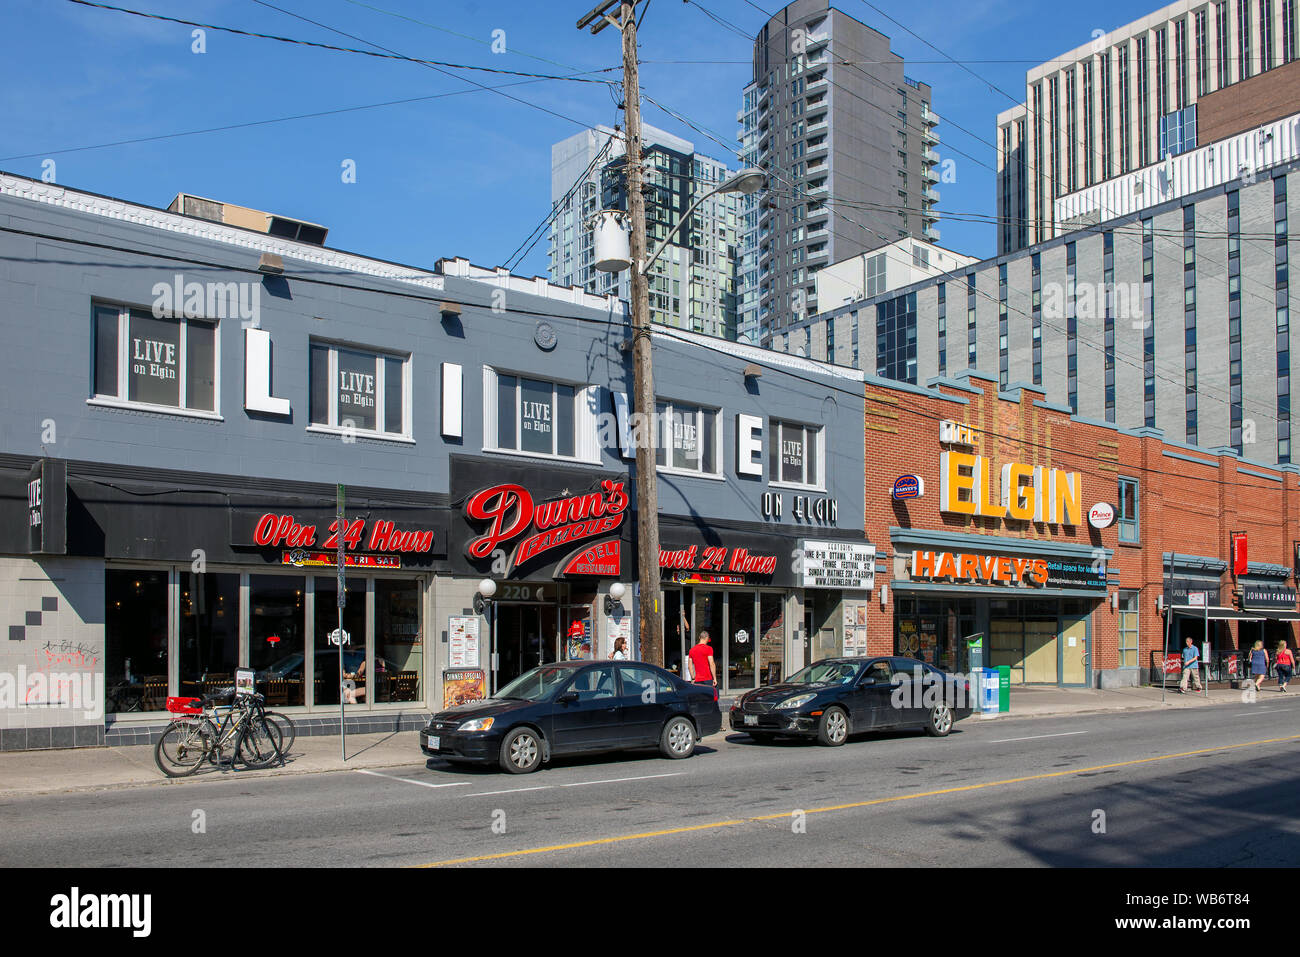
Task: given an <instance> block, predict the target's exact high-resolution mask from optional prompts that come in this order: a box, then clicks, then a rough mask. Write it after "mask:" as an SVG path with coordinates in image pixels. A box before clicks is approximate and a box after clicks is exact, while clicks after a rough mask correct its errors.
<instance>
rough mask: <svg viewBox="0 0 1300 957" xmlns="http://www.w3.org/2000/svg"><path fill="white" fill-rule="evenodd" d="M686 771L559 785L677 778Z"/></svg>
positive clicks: (564, 786) (561, 785)
mask: <svg viewBox="0 0 1300 957" xmlns="http://www.w3.org/2000/svg"><path fill="white" fill-rule="evenodd" d="M685 773H686V772H685V771H670V772H668V773H667V774H641V775H638V776H637V777H634V778H606V779H605V780H603V781H574V782H573V783H572V784H560V785H557V787H562V788H581V787H586V786H587V785H588V784H619V783H621V782H623V781H650V780H653V779H654V778H675V777H680V776H681V775H683V774H685Z"/></svg>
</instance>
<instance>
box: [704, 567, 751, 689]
mask: <svg viewBox="0 0 1300 957" xmlns="http://www.w3.org/2000/svg"><path fill="white" fill-rule="evenodd" d="M757 600H758V596H757V595H756V594H755V593H754V592H749V591H742V592H730V593H729V594H728V595H727V664H726V670H725V672H724V673H725V674H726V676H727V685H726V687H727V690H728V691H746V690H748V689H750V688H753V687H754V677H755V657H756V656H755V654H754V649H755V646H756V645H757V644H758V622H757V620H756V618H755V608H754V606H755V604H756V602H757ZM715 654H716V652H715Z"/></svg>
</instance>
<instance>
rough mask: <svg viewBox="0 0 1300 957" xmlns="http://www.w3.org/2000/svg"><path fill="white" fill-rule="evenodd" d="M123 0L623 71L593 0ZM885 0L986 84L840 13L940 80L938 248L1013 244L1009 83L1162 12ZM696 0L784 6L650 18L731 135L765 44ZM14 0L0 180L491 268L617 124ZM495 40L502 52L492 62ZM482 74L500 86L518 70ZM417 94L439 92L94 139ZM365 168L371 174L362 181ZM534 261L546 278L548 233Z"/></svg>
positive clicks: (654, 73) (598, 103)
mask: <svg viewBox="0 0 1300 957" xmlns="http://www.w3.org/2000/svg"><path fill="white" fill-rule="evenodd" d="M112 2H114V3H115V5H118V6H123V7H129V8H132V9H136V10H142V11H146V12H150V13H156V14H162V15H166V16H173V17H178V18H182V19H186V20H194V21H201V22H205V23H211V24H214V25H218V26H225V27H234V28H238V29H243V30H250V31H256V32H262V33H271V34H278V35H282V36H289V37H293V38H295V39H301V40H310V41H315V42H321V43H331V44H335V45H339V46H351V47H357V48H363V49H374V47H372V46H371V45H370V44H377V45H379V46H382V47H387V48H389V49H390V50H392V51H395V52H397V53H399V54H402V55H405V56H409V57H418V58H425V59H435V60H444V61H451V62H458V63H468V64H476V65H480V66H485V67H493V68H496V69H504V70H516V71H526V72H537V73H548V74H569V73H575V72H578V71H591V70H600V69H603V68H606V67H614V66H617V65H618V64H619V62H620V50H619V37H618V33H617V31H615V30H612V29H609V30H606V31H604V32H603V33H602V34H601V35H600V36H598V37H592V36H591V35H590V34H589V33H587V32H585V31H584V32H579V31H577V30H576V29H574V23H575V22H576V21H577V19H578V17H579V16H581V15H582V14H583V13H585V12H586V11H587V10H588V9H589V8H590V6H591V5H593V3H594V0H545V2H522V0H510V2H499V3H488V2H481V3H472V2H471V3H444V2H437V0H433V2H415V0H311V2H308V0H275V2H274V5H275V6H276V7H279V8H281V10H276V9H272V8H271V7H270V6H268V5H266V4H264V3H259V2H257V0H191V2H179V0H112ZM872 2H873V3H874V5H875V6H876V7H878V8H879V9H880V10H882V11H883V12H884V13H885V14H887V15H888V16H890V17H892V18H894V19H895V20H897V21H898V22H899V23H901V24H902V25H903V26H906V27H907V28H910V29H911V30H913V31H915V32H916V33H917V34H919V35H920V36H921V37H924V38H925V40H928V41H929V42H930V43H933V44H934V45H935V46H937V47H938V48H939V49H940V50H942V51H944V53H947V54H949V55H951V56H952V57H954V58H956V59H957V60H960V61H963V62H965V63H966V64H967V65H968V66H969V69H970V70H971V71H973V72H974V73H976V74H978V75H979V76H980V77H981V78H982V79H977V78H976V77H974V76H972V75H971V73H968V72H966V71H965V70H963V69H962V68H961V67H959V66H955V65H953V64H952V63H950V62H948V61H946V60H944V58H943V57H942V56H941V55H940V54H939V53H936V52H935V51H934V50H933V49H931V48H930V47H928V46H927V45H926V44H925V43H924V42H922V41H921V40H919V39H917V38H916V37H913V36H911V35H909V34H908V33H907V32H906V31H905V30H904V29H902V27H900V26H898V25H896V24H894V23H890V22H889V21H888V20H886V19H885V18H884V17H882V16H881V15H879V14H878V13H877V12H876V10H874V9H872V6H871V5H869V4H868V3H867V2H865V0H839V2H838V3H837V4H836V6H838V7H839V8H840V9H841V10H843V11H845V12H846V13H849V14H850V15H852V16H854V17H856V18H858V19H860V20H862V21H863V22H865V23H867V24H869V25H871V26H873V27H875V28H876V29H878V30H880V31H881V32H883V33H885V34H886V35H888V36H889V37H890V38H891V40H892V45H893V49H894V50H895V51H896V52H898V53H900V54H901V55H902V56H903V57H904V58H905V59H906V60H907V61H908V65H907V72H908V74H909V75H910V76H912V77H914V78H916V79H919V80H923V81H925V82H928V83H930V84H931V86H932V87H933V89H934V94H933V107H934V109H935V111H936V112H938V113H939V115H940V116H941V117H942V119H943V123H942V125H941V126H940V127H939V133H940V135H941V137H942V143H941V145H940V147H939V153H940V155H941V156H942V157H944V158H945V159H948V158H951V159H952V160H954V164H955V165H954V166H953V167H952V170H953V172H954V173H955V175H956V182H949V183H942V184H940V186H939V189H940V192H941V196H942V201H941V202H940V204H939V208H940V211H941V212H943V213H944V214H945V215H947V214H951V215H952V217H953V218H951V219H945V220H943V221H941V223H940V229H941V231H942V235H943V240H942V242H943V245H945V246H949V247H951V248H955V249H957V250H959V251H961V252H966V253H969V254H971V255H977V256H989V255H993V254H994V253H995V252H996V236H995V233H994V227H993V226H992V225H989V224H987V223H980V222H963V221H960V219H959V217H968V216H971V215H972V214H973V215H978V216H991V215H992V214H993V213H994V212H995V194H994V174H993V172H992V169H991V167H994V166H995V165H996V164H995V157H994V150H993V145H992V144H993V141H994V137H995V132H996V126H995V123H996V116H997V113H998V112H999V111H1001V110H1004V109H1006V108H1007V107H1009V106H1011V105H1012V103H1011V101H1010V100H1009V99H1008V97H1006V96H1004V95H1003V94H1002V93H1001V92H999V91H998V90H997V89H995V88H994V87H1000V88H1001V90H1005V91H1006V92H1007V93H1011V94H1014V95H1016V96H1017V98H1018V99H1020V98H1023V96H1024V72H1025V70H1026V68H1027V67H1028V66H1030V65H1032V64H1036V63H1039V62H1041V61H1043V60H1046V59H1049V58H1050V57H1053V56H1056V55H1058V54H1060V53H1063V52H1065V51H1066V50H1069V49H1073V48H1074V47H1076V46H1079V45H1081V44H1084V43H1087V42H1089V41H1090V40H1091V37H1092V31H1093V30H1095V29H1100V30H1109V29H1113V28H1115V27H1117V26H1120V25H1122V24H1125V23H1128V22H1130V21H1132V20H1134V19H1137V18H1139V17H1141V16H1143V15H1145V14H1147V13H1149V12H1150V11H1151V10H1153V9H1155V6H1154V5H1151V6H1147V5H1143V4H1137V3H1132V2H1117V0H1102V2H1099V3H1095V4H1091V5H1084V4H1078V5H1069V4H1067V5H1064V6H1061V5H1058V4H1053V5H1052V6H1051V7H1050V8H1049V9H1047V10H1046V11H1043V10H1035V11H1034V12H1033V13H1032V14H1026V13H1024V12H1023V11H1024V10H1025V9H1026V4H1024V3H1010V2H1005V0H962V2H954V0H931V2H929V3H926V4H917V3H914V2H913V3H904V2H901V0H872ZM701 5H702V7H703V8H704V9H707V10H708V11H709V12H711V13H713V14H715V15H716V17H718V18H719V19H722V20H725V21H729V22H730V23H732V24H735V25H736V26H737V27H738V28H740V30H742V31H743V32H744V33H745V34H746V35H748V36H752V35H753V33H755V32H756V31H757V30H758V29H759V27H760V26H761V25H762V23H763V22H764V20H765V19H766V17H765V16H764V15H763V13H762V12H760V10H765V11H768V12H772V11H775V10H776V9H778V8H779V6H780V3H779V2H778V0H700V3H699V4H697V3H696V2H695V0H688V2H683V0H651V3H650V6H649V9H648V11H647V13H646V18H645V21H644V26H643V28H642V33H641V49H642V54H641V55H642V58H643V59H644V60H645V61H648V62H646V64H645V65H644V66H643V67H642V77H641V80H642V86H643V87H644V89H645V91H646V92H647V94H649V95H650V96H652V97H654V98H655V99H656V100H659V101H660V102H662V103H664V104H665V105H668V106H670V107H671V108H672V109H674V110H675V111H677V112H679V113H681V114H683V115H684V116H686V117H688V118H689V119H690V120H692V121H693V122H694V123H695V124H696V125H698V126H700V127H702V128H704V129H706V130H708V131H710V132H712V133H714V134H716V135H717V136H718V137H719V138H721V139H723V140H725V141H727V142H728V143H729V144H731V145H733V146H734V145H735V143H734V137H735V135H736V128H737V123H736V118H735V117H736V111H737V109H738V108H739V105H740V92H741V89H742V87H743V86H744V84H745V83H746V82H747V81H748V79H749V70H750V68H749V57H750V53H751V43H750V42H749V41H747V40H746V39H744V38H742V37H741V36H738V35H737V34H736V33H734V32H732V31H730V30H728V29H727V28H726V27H724V26H722V25H720V24H718V23H717V22H716V21H715V20H713V19H710V18H709V17H708V16H707V15H706V14H705V13H703V12H702V11H701ZM5 8H6V9H5V13H6V17H5V19H6V29H5V30H4V31H3V33H0V62H2V63H4V65H5V69H4V79H5V82H4V84H3V86H2V87H0V115H3V116H4V117H5V121H4V123H3V126H0V169H4V170H9V171H12V172H16V173H21V174H24V175H28V176H40V175H41V174H42V171H43V170H44V169H46V168H48V163H47V161H50V160H52V161H53V163H54V167H53V169H54V174H55V176H56V179H57V182H59V183H61V184H63V185H66V186H71V187H75V188H81V189H87V190H91V191H93V192H98V193H106V194H108V195H112V196H118V197H121V198H123V199H127V200H131V201H134V202H140V203H145V204H149V205H156V206H166V205H167V203H169V202H170V201H171V199H172V198H173V197H174V196H175V194H176V193H177V192H181V191H184V192H190V193H195V194H198V195H200V196H207V197H211V198H215V199H221V200H225V201H228V202H234V203H240V204H243V205H247V206H252V207H255V208H258V209H265V210H269V211H273V212H276V213H280V214H282V215H286V216H291V217H296V218H300V219H306V220H309V221H312V222H317V223H321V224H323V225H325V226H328V227H329V228H330V236H329V245H331V246H334V247H337V248H341V249H347V250H352V251H355V252H360V253H363V254H366V255H371V256H376V257H379V258H383V259H391V260H396V261H400V262H406V263H411V264H415V265H422V266H432V264H433V262H434V260H436V259H437V258H439V257H441V256H456V255H460V256H466V257H468V258H469V259H470V260H471V261H473V262H474V263H477V264H479V265H486V266H495V265H498V264H502V263H504V262H505V261H506V259H507V257H508V256H509V255H510V254H511V253H512V252H513V251H514V250H515V249H516V247H518V246H519V245H520V243H521V242H522V241H523V240H524V238H525V237H526V236H527V235H528V233H529V231H530V230H532V228H533V227H534V226H535V225H536V224H537V223H538V222H539V221H540V220H541V219H542V218H543V217H544V216H545V215H546V214H547V212H548V210H549V207H550V147H551V144H552V143H553V142H555V141H556V140H559V139H562V138H563V137H566V136H569V135H571V134H572V133H574V132H577V131H578V130H579V129H581V128H582V126H583V125H594V124H597V123H606V124H613V123H615V122H618V121H619V113H618V112H617V111H616V108H615V103H614V100H613V98H612V96H611V94H610V91H609V89H608V88H607V87H605V86H603V85H597V84H579V83H570V82H557V81H543V82H530V83H523V84H521V85H517V86H511V87H508V88H507V89H506V90H505V91H503V92H505V93H509V94H510V95H511V96H515V97H518V98H519V99H521V100H526V101H528V102H529V103H530V104H533V105H532V106H529V105H525V104H522V103H519V102H516V101H512V100H510V99H507V98H506V97H505V96H503V95H502V94H500V93H492V92H485V91H483V90H481V89H478V88H476V87H475V86H474V85H473V84H472V83H470V82H467V81H465V80H462V79H459V78H458V77H457V75H448V74H447V73H444V72H439V71H436V70H433V69H430V68H428V67H425V66H420V65H417V64H413V63H408V62H401V61H393V60H386V59H377V58H372V57H367V56H359V55H355V54H348V53H339V52H331V51H326V50H320V49H313V48H310V47H306V46H300V45H292V44H286V43H279V42H275V41H271V40H263V39H252V38H246V37H241V36H235V35H231V34H228V33H221V32H217V31H212V30H209V31H208V32H207V35H206V38H205V47H206V52H204V53H201V54H200V53H196V52H194V50H193V46H194V43H195V41H194V40H193V38H192V36H191V31H192V29H193V28H192V27H188V26H182V25H178V24H174V23H163V22H159V21H156V20H146V19H141V18H139V17H135V16H130V15H127V14H123V13H119V12H111V11H106V10H101V9H95V8H91V7H87V6H82V5H79V4H75V3H72V2H69V0H6V2H5ZM282 11H290V12H291V13H296V14H299V15H301V16H302V17H308V18H310V19H311V20H314V21H317V24H319V25H317V24H312V23H309V22H305V21H304V20H302V19H298V18H295V17H294V16H291V15H289V14H287V13H285V12H282ZM1044 12H1046V13H1047V15H1046V16H1045V15H1043V14H1044ZM394 14H396V15H398V16H395V15H394ZM327 27H333V28H335V29H336V30H338V31H342V32H343V33H347V34H352V35H353V36H354V37H356V38H360V39H351V38H348V37H345V36H341V35H340V34H339V33H336V32H333V31H331V30H330V29H327ZM494 31H504V34H503V35H502V34H494ZM494 36H495V37H496V38H497V39H498V41H503V42H504V46H505V50H506V52H504V53H494V52H493V50H492V44H493V40H494ZM363 41H369V43H367V42H363ZM498 45H500V44H498ZM668 61H679V62H668ZM680 61H694V62H680ZM460 75H465V74H460ZM468 75H469V76H472V77H473V79H474V80H475V81H476V82H477V83H480V84H483V85H487V86H493V85H497V84H501V83H517V82H519V80H520V79H521V78H519V77H510V76H497V75H492V74H485V73H472V74H468ZM598 75H599V76H610V77H616V76H617V74H598ZM986 81H987V82H986ZM416 97H423V98H427V99H421V100H419V101H418V102H412V103H406V104H399V105H391V106H383V107H375V108H370V109H359V110H351V111H349V112H341V113H339V112H335V113H332V114H330V115H325V116H317V117H313V118H308V119H297V120H292V121H285V122H270V123H260V124H259V125H255V126H245V127H242V128H236V129H229V130H225V131H222V132H214V133H205V134H202V135H193V136H179V137H169V138H165V139H155V140H150V141H147V142H139V143H133V144H127V145H117V146H111V147H106V148H102V149H84V148H82V147H88V146H97V145H100V144H106V143H114V142H118V141H122V140H132V139H138V138H144V137H159V136H164V135H167V134H174V133H180V132H184V131H190V130H201V129H206V128H211V127H219V126H230V125H234V124H248V123H254V122H257V121H265V120H275V119H278V118H281V117H288V116H297V115H300V114H307V113H321V112H325V111H337V110H341V109H346V108H350V107H361V106H369V105H371V104H377V103H384V102H388V101H392V100H404V99H410V98H416ZM866 108H867V107H865V106H864V109H866ZM548 110H549V111H551V112H550V113H548V112H545V111H548ZM554 114H560V115H558V116H557V115H554ZM566 118H567V119H566ZM645 120H646V122H648V123H652V124H654V125H655V126H659V127H662V128H664V129H667V130H669V131H670V132H673V133H677V134H679V135H682V136H684V137H686V138H688V139H691V140H692V141H693V142H694V143H695V144H696V148H697V149H698V150H700V151H701V152H704V153H708V154H710V155H713V156H717V157H718V158H720V159H728V160H731V161H732V163H733V164H734V163H735V157H734V156H728V155H727V154H726V151H725V149H724V148H723V147H722V146H721V145H719V144H718V143H716V142H712V141H711V140H709V139H708V138H707V137H705V136H702V135H700V134H699V133H697V132H695V131H693V130H691V129H688V128H686V127H685V126H683V125H682V124H681V123H678V122H677V121H676V120H673V119H672V118H670V117H668V116H665V115H664V114H663V113H661V112H660V111H659V110H657V109H656V108H655V107H654V106H650V105H647V106H646V108H645ZM958 126H960V127H964V128H965V130H968V131H970V133H966V132H963V131H962V130H961V129H958ZM971 134H974V135H971ZM963 154H965V155H963ZM349 160H350V161H352V162H353V163H354V164H355V170H356V176H355V182H344V176H343V169H344V164H345V162H346V161H349ZM859 215H865V214H859ZM855 218H856V217H855ZM516 271H517V272H519V273H522V274H525V275H532V274H534V273H537V274H545V271H546V239H545V238H543V239H542V240H541V241H540V242H539V243H538V244H537V245H536V247H534V249H533V251H532V253H531V254H530V255H529V256H528V257H527V258H526V259H524V261H523V263H522V265H521V266H519V267H518V269H517V270H516Z"/></svg>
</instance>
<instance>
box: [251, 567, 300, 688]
mask: <svg viewBox="0 0 1300 957" xmlns="http://www.w3.org/2000/svg"><path fill="white" fill-rule="evenodd" d="M306 589H307V579H306V578H304V577H303V576H302V575H249V576H248V666H249V667H250V668H252V669H253V670H254V671H255V672H256V674H257V690H258V691H259V692H260V693H261V694H263V695H265V696H266V703H267V704H268V705H269V706H271V707H273V708H275V707H283V706H285V705H300V704H306V703H307V697H306V685H305V683H304V682H303V665H304V664H305V662H306V655H307V643H306V641H305V632H304V625H305V623H306V619H305V598H304V595H305V594H306Z"/></svg>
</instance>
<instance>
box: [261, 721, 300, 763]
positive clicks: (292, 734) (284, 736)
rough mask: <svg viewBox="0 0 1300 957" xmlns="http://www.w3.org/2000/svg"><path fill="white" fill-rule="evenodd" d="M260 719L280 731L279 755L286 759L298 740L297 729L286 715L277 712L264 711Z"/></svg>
mask: <svg viewBox="0 0 1300 957" xmlns="http://www.w3.org/2000/svg"><path fill="white" fill-rule="evenodd" d="M262 717H264V718H266V720H267V721H270V722H272V723H273V724H275V725H276V726H277V727H278V728H279V729H280V753H281V754H283V755H284V756H285V757H286V758H287V757H288V756H289V752H290V751H292V750H293V743H294V742H295V741H296V740H298V729H297V728H295V727H294V726H293V721H292V720H291V719H290V718H289V716H288V715H284V714H280V712H278V711H264V712H262Z"/></svg>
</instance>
